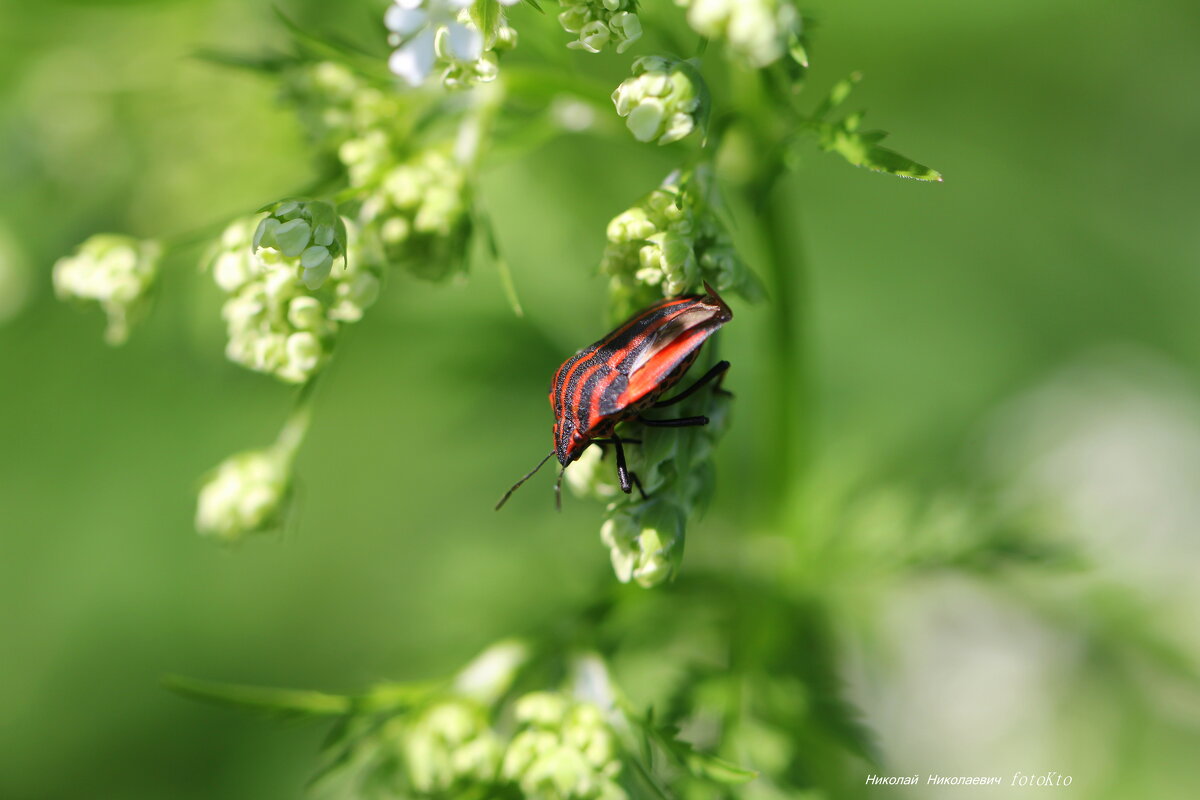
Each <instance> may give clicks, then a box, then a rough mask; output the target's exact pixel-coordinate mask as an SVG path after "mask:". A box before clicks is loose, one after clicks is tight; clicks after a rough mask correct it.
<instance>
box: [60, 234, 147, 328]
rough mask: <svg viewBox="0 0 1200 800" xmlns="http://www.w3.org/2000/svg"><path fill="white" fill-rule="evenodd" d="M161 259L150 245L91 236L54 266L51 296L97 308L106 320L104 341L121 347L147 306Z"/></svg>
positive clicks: (116, 238) (102, 235)
mask: <svg viewBox="0 0 1200 800" xmlns="http://www.w3.org/2000/svg"><path fill="white" fill-rule="evenodd" d="M161 255H162V246H161V245H160V244H159V243H158V242H156V241H152V240H141V239H134V238H132V237H129V236H119V235H116V234H109V233H102V234H97V235H95V236H92V237H91V238H89V239H88V240H87V241H85V242H84V243H83V244H81V245H80V246H79V249H77V250H76V251H75V253H74V254H73V255H70V256H66V257H64V258H60V259H59V260H58V262H57V263H56V264H55V265H54V291H55V294H57V295H58V297H59V299H60V300H76V301H80V302H83V303H96V304H97V305H99V306H100V308H102V309H103V310H104V313H105V315H106V316H107V317H108V327H107V329H106V331H105V339H106V340H107V341H108V343H109V344H114V345H116V344H121V343H123V342H124V341H125V340H126V339H127V338H129V329H130V326H131V325H132V324H133V322H134V321H135V320H136V319H137V317H138V315H139V314H140V313H141V312H142V311H143V310H144V309H145V307H146V305H147V302H148V300H149V296H150V291H151V289H153V287H154V283H155V281H156V279H157V278H158V261H159V258H160V257H161Z"/></svg>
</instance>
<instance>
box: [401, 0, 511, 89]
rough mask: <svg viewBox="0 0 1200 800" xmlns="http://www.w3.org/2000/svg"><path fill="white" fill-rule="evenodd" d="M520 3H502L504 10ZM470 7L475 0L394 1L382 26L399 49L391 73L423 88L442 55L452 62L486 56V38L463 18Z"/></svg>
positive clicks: (500, 0)
mask: <svg viewBox="0 0 1200 800" xmlns="http://www.w3.org/2000/svg"><path fill="white" fill-rule="evenodd" d="M518 2H520V0H499V3H500V5H502V6H511V5H515V4H516V3H518ZM471 3H472V0H395V2H393V3H392V5H390V6H388V10H387V12H386V13H385V14H384V17H383V24H384V26H385V27H386V28H387V29H388V31H390V33H389V34H388V43H389V44H391V45H392V46H393V47H395V48H396V49H395V51H393V52H392V55H391V57H390V58H388V69H390V70H391V71H392V72H393V73H395V74H396V75H398V76H399V77H401V78H403V79H404V81H405V82H406V83H408V85H409V86H420V85H421V84H423V83H424V82H425V80H426V79H427V78H428V77H429V73H430V72H432V71H433V66H434V64H435V63H436V62H437V59H438V56H439V55H442V56H443V57H445V58H447V59H448V60H451V61H459V62H474V61H478V60H479V59H480V58H481V57H482V56H483V44H484V42H483V34H482V33H481V32H480V30H479V29H478V28H476V27H475V26H474V25H473V24H471V23H470V21H469V18H467V19H465V20H464V19H463V15H462V14H461V12H463V11H465V10H466V9H467V8H468V7H469V6H470V5H471ZM443 31H444V33H443ZM439 50H441V52H439Z"/></svg>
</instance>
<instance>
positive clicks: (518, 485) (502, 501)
mask: <svg viewBox="0 0 1200 800" xmlns="http://www.w3.org/2000/svg"><path fill="white" fill-rule="evenodd" d="M552 455H554V451H553V450H551V451H550V452H549V453H547V454H546V457H545V458H543V459H542V460H541V461H539V462H538V465H537V466H536V467H534V468H533V469H531V470H529V472H527V473H525V477H524V478H521V480H519V481H517V482H516V483H514V484H513V486H512V488H511V489H509V490H508V491H507V492H505V493H504V497H501V498H500V502H499V503H496V511H499V510H500V507H501V506H502V505H504V504H505V503H507V502H508V498H510V497H512V493H513V492H515V491H516V490H517V489H520V488H521V484H522V483H524V482H525V481H527V480H529V479H530V478H532V477H533V475H534V473H535V472H537V471H538V470H539V469H541V468H542V465H543V464H545V463H546V462H547V461H549V460H550V456H552ZM559 480H560V481H561V480H562V478H561V476H560V478H559Z"/></svg>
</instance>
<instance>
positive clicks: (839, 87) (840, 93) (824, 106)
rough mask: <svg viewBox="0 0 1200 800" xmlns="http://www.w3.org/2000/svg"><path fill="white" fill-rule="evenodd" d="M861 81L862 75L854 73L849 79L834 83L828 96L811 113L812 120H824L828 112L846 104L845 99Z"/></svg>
mask: <svg viewBox="0 0 1200 800" xmlns="http://www.w3.org/2000/svg"><path fill="white" fill-rule="evenodd" d="M861 80H862V73H861V72H854V73H851V75H850V76H849V77H847V78H843V79H842V80H840V81H838V82H837V83H835V84H834V85H833V88H832V89H830V90H829V95H828V96H826V98H825V99H824V100H822V101H821V104H820V105H818V106H817V109H816V111H814V112H813V115H812V118H813V119H814V120H822V119H825V117H826V116H827V115H828V114H829V112H830V111H832V110H833V109H835V108H837V107H838V106H840V105H841V104H842V103H844V102H846V98H847V97H849V96H850V93H851V92H852V91H854V87H855V86H856V85H857V84H858V82H859V81H861Z"/></svg>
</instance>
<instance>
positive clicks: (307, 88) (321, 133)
mask: <svg viewBox="0 0 1200 800" xmlns="http://www.w3.org/2000/svg"><path fill="white" fill-rule="evenodd" d="M282 96H283V100H284V101H285V102H287V103H288V104H289V105H291V106H292V107H293V108H294V109H295V111H296V114H297V115H298V116H299V118H300V121H301V122H302V123H303V125H304V127H305V129H306V130H307V131H308V133H309V137H310V138H311V139H312V141H313V143H314V144H316V145H317V146H318V147H320V148H321V149H323V150H325V151H327V152H331V153H336V152H337V149H338V148H339V147H340V146H341V145H342V144H343V143H344V142H346V141H347V140H349V139H353V138H355V137H359V136H362V135H364V134H365V133H366V132H367V131H371V130H378V129H384V130H395V131H396V135H402V134H403V133H404V129H403V125H404V123H405V122H406V121H407V119H408V114H407V113H406V111H407V108H406V104H405V99H404V97H403V96H401V95H399V94H397V93H396V92H393V91H388V90H386V89H385V88H382V87H380V86H375V85H372V84H371V83H370V82H368V81H367V80H366V79H364V78H363V77H361V76H360V75H357V74H355V73H354V72H353V71H352V70H351V69H350V68H349V67H347V66H346V65H345V64H341V63H339V62H337V61H316V62H308V61H306V62H301V63H299V64H296V65H295V66H294V67H292V68H291V69H289V70H287V71H286V72H285V73H284V76H283V92H282Z"/></svg>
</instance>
